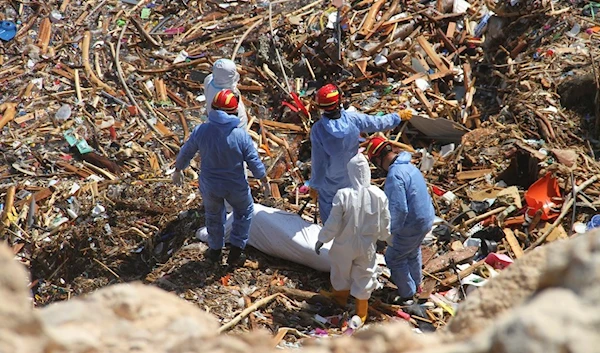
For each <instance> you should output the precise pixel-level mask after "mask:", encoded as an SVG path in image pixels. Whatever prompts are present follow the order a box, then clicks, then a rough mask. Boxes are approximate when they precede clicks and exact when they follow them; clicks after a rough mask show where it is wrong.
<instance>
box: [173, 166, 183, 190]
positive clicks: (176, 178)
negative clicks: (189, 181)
mask: <svg viewBox="0 0 600 353" xmlns="http://www.w3.org/2000/svg"><path fill="white" fill-rule="evenodd" d="M171 181H172V182H173V184H175V185H176V186H182V185H183V172H182V171H181V170H175V172H173V175H171Z"/></svg>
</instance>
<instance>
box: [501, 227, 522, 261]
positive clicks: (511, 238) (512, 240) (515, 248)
mask: <svg viewBox="0 0 600 353" xmlns="http://www.w3.org/2000/svg"><path fill="white" fill-rule="evenodd" d="M504 234H505V237H504V239H506V241H507V242H508V245H510V249H511V250H512V252H513V254H515V258H517V259H518V258H520V257H522V256H523V255H524V252H523V248H521V245H520V244H519V241H518V240H517V237H516V236H515V233H513V231H512V229H510V228H504Z"/></svg>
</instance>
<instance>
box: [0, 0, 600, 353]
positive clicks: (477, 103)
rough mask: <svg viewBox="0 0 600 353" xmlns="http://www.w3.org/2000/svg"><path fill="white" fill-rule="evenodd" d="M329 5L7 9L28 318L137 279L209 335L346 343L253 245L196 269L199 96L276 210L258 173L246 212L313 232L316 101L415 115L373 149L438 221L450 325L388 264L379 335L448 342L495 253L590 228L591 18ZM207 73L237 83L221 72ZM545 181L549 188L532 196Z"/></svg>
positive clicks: (203, 115)
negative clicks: (411, 332) (233, 262)
mask: <svg viewBox="0 0 600 353" xmlns="http://www.w3.org/2000/svg"><path fill="white" fill-rule="evenodd" d="M9 3H10V5H9ZM335 3H336V4H337V5H340V6H339V8H337V7H334V6H337V5H334V6H332V7H330V6H329V5H327V6H323V2H321V1H310V2H308V3H306V2H302V1H300V0H291V1H284V2H277V3H276V2H272V3H270V4H269V6H268V8H267V7H264V6H257V5H256V4H255V3H254V2H243V1H242V2H236V1H229V2H226V3H216V2H213V1H199V2H196V3H194V2H189V4H188V2H186V1H184V2H175V1H164V0H156V1H152V2H150V1H143V0H142V1H137V0H120V1H98V0H90V1H85V2H75V1H72V0H58V1H50V2H41V3H40V2H35V1H24V2H15V1H12V2H7V1H4V3H3V4H6V6H4V7H5V8H6V9H5V11H4V10H3V11H4V12H3V17H2V18H1V19H2V20H3V21H8V22H12V21H13V20H14V19H15V18H18V20H19V21H16V20H14V21H16V22H15V24H16V25H17V33H16V35H15V37H14V38H11V39H8V40H4V39H3V41H2V44H1V46H2V48H3V50H2V53H0V84H1V85H2V89H0V95H1V96H2V100H1V103H0V133H1V134H2V136H1V137H2V138H1V142H0V148H1V150H2V154H0V156H1V158H2V159H3V163H1V164H0V199H1V200H3V201H2V203H3V204H2V213H1V216H0V227H1V228H2V232H0V233H1V235H0V237H1V239H0V240H2V241H4V242H6V243H8V245H9V246H10V247H11V248H12V249H13V252H14V253H15V257H16V258H17V259H19V261H21V262H22V263H23V264H24V265H26V266H28V268H29V270H30V273H31V276H32V285H31V290H32V293H33V302H34V304H35V305H47V304H49V303H52V302H55V301H60V300H68V299H70V298H71V297H72V296H75V295H80V294H85V293H88V292H90V291H93V290H96V289H97V288H100V287H103V286H106V285H110V284H112V283H117V282H120V281H127V282H129V281H138V280H145V281H147V282H148V283H153V284H155V285H157V286H161V287H164V288H165V289H167V290H169V291H173V292H176V293H178V294H180V295H181V296H182V297H184V298H185V299H186V300H188V301H191V302H193V303H194V304H195V305H199V306H201V307H203V308H205V309H206V310H207V311H210V312H211V313H213V314H214V315H216V316H218V317H219V319H220V320H221V322H224V323H226V324H225V325H224V326H222V328H221V331H229V330H231V331H234V332H241V331H248V330H255V329H263V330H264V329H267V330H273V331H272V334H273V335H276V336H275V339H274V341H273V345H278V347H284V346H286V345H287V344H291V343H290V342H292V343H294V344H296V343H298V342H301V339H304V338H306V337H304V336H311V335H313V334H314V333H315V332H316V329H317V328H318V329H320V330H324V331H326V334H328V335H330V336H333V335H343V334H346V333H347V332H348V331H346V328H347V326H346V323H345V318H346V317H347V316H348V314H349V312H348V310H347V309H346V308H344V307H341V306H339V305H337V304H336V303H335V301H333V300H332V299H331V298H330V295H329V294H328V293H325V292H321V291H322V290H323V289H327V288H329V286H330V281H329V276H328V275H327V274H323V273H320V272H317V271H311V270H307V267H305V266H301V265H295V264H293V263H291V262H287V261H283V260H280V259H277V260H273V257H272V256H271V255H268V254H266V253H259V252H258V251H256V252H252V251H253V250H251V249H248V252H249V255H250V256H249V260H248V261H246V263H245V264H244V266H241V267H240V268H238V269H235V270H233V271H230V272H228V273H224V271H225V270H224V269H222V268H221V267H220V266H213V265H209V264H207V263H205V262H204V260H205V259H204V251H205V250H206V245H205V244H203V243H201V242H198V241H197V240H196V235H197V233H196V232H197V230H198V229H201V228H202V227H203V226H205V220H204V211H205V210H204V205H203V201H202V193H201V192H199V189H198V188H199V187H202V185H199V180H198V179H199V178H198V177H199V175H202V160H201V158H197V157H196V158H193V159H192V160H191V162H190V166H189V167H188V168H186V170H185V173H184V182H183V185H182V186H181V187H178V186H175V185H173V184H172V182H171V178H173V172H174V168H175V161H176V158H177V155H178V153H179V151H180V148H181V146H182V144H183V143H185V141H187V140H188V139H189V138H190V136H193V134H194V131H195V130H194V129H195V128H196V127H197V126H200V125H201V124H204V123H206V122H207V121H209V120H210V118H209V117H208V116H207V109H206V108H207V106H208V105H209V104H212V102H210V101H208V100H210V97H208V96H207V95H208V90H205V89H206V88H207V87H205V82H206V83H208V84H211V85H213V86H215V87H228V88H231V89H232V90H233V91H234V92H235V93H236V94H238V95H239V96H238V98H239V100H240V101H242V102H243V103H244V106H245V109H246V116H247V117H248V125H247V126H246V131H247V133H248V136H250V137H249V138H251V139H252V140H253V142H254V143H255V145H256V146H257V151H258V153H259V156H260V159H261V160H262V162H263V163H264V165H265V170H266V171H267V176H268V179H269V181H268V184H267V185H265V186H266V187H268V188H269V190H270V191H271V196H272V197H269V198H267V197H265V195H264V194H263V193H262V192H261V191H260V190H261V189H260V185H261V183H260V182H259V181H258V180H257V179H255V178H254V177H253V175H252V174H251V173H248V178H247V180H248V183H249V185H250V187H251V191H252V195H253V198H254V202H255V203H261V204H264V205H268V206H272V207H276V208H279V209H281V210H284V211H288V212H290V214H291V216H294V215H298V216H299V217H302V219H304V220H306V221H307V222H309V223H310V225H311V227H310V228H311V229H313V228H314V227H317V226H316V225H314V223H316V224H319V219H320V217H319V207H318V202H317V194H316V190H311V189H310V188H307V187H306V185H305V184H306V182H307V181H309V180H312V178H313V177H314V175H312V170H311V168H312V162H313V161H311V154H312V153H311V152H312V150H311V149H312V144H313V142H314V141H311V127H312V124H314V123H315V122H316V121H318V120H319V119H320V118H321V111H320V110H319V109H318V107H317V106H316V105H315V100H314V93H315V91H316V90H317V89H318V88H319V87H321V86H322V85H323V84H326V83H335V84H337V85H338V86H339V87H340V89H341V90H343V101H342V104H343V105H344V107H345V108H346V111H351V110H356V111H358V112H360V113H365V114H370V115H374V116H377V115H384V114H388V113H399V114H400V115H401V116H402V118H403V120H405V119H409V121H403V122H402V123H401V124H400V125H399V126H398V127H395V128H393V129H391V130H390V131H384V132H379V133H378V134H380V135H381V136H385V137H386V138H388V141H389V142H390V144H391V145H392V148H393V150H394V151H396V152H400V151H406V152H409V153H410V158H412V159H411V162H412V163H414V165H416V166H417V167H418V168H419V170H420V171H421V172H422V174H423V175H424V177H425V178H426V181H427V189H428V190H429V192H430V195H431V201H432V203H433V206H434V209H435V212H436V216H438V217H439V218H436V224H435V226H434V229H433V231H432V233H431V234H430V235H428V236H427V238H426V239H427V241H426V242H425V243H424V244H425V245H423V246H422V248H423V263H424V276H425V281H424V283H423V286H422V288H423V292H422V293H420V295H419V298H420V299H421V300H423V301H432V302H435V304H436V305H438V306H443V307H444V308H445V309H443V310H440V311H439V312H438V310H430V311H431V312H429V311H428V312H427V314H426V315H425V314H423V315H422V316H415V315H413V316H411V315H409V314H407V313H405V312H403V311H402V310H401V309H402V308H400V307H398V306H394V305H393V304H386V303H384V302H387V301H389V300H391V299H390V298H389V297H392V299H393V297H395V295H392V294H394V293H396V291H397V287H396V286H395V285H394V284H393V283H392V282H391V281H390V280H389V276H390V274H389V271H388V269H383V270H384V271H383V275H382V276H380V279H381V280H382V281H383V284H384V286H385V289H384V290H381V291H379V290H378V291H375V292H374V293H373V295H372V296H373V302H375V303H377V305H374V306H373V308H372V310H371V314H372V316H370V318H369V320H372V321H377V322H384V321H388V320H391V318H396V317H398V318H402V319H404V320H406V321H407V322H409V323H410V324H411V325H414V326H415V327H419V328H421V329H424V328H425V327H426V326H427V325H431V326H433V327H435V328H438V327H441V326H443V325H445V324H446V323H447V321H448V320H449V319H450V316H451V313H450V312H452V313H453V309H452V308H453V307H454V306H455V305H456V304H457V303H458V302H460V301H461V300H463V299H464V294H465V292H468V291H466V290H465V291H463V290H462V289H465V288H462V289H461V288H460V286H461V283H462V285H464V283H463V279H465V278H466V277H467V276H469V280H472V281H475V282H477V281H479V282H483V281H487V280H489V279H490V277H491V275H490V273H492V270H493V271H502V270H503V266H504V265H503V266H498V265H496V267H497V268H495V269H492V267H493V266H494V259H495V258H502V259H504V260H506V256H508V257H509V258H510V259H511V260H516V259H520V258H522V257H524V256H526V253H527V252H528V251H531V250H532V249H534V248H535V247H537V246H541V245H543V244H546V243H548V242H552V241H557V240H559V239H564V238H569V237H571V236H572V235H573V234H574V232H576V231H580V230H581V229H586V227H587V226H586V224H587V223H588V222H589V221H590V219H591V217H592V216H593V215H595V214H596V213H597V211H596V210H597V208H598V206H600V205H599V203H598V202H597V201H596V200H597V199H598V197H599V196H600V182H598V175H600V173H599V172H600V167H599V166H598V164H597V162H596V156H598V155H599V153H600V150H598V147H597V144H596V143H595V142H594V141H597V140H598V136H597V135H598V134H597V131H596V128H597V127H599V126H600V123H599V122H600V109H596V108H593V107H592V105H593V104H591V105H590V106H589V107H588V106H586V105H584V104H581V102H583V101H585V102H588V101H589V102H592V103H593V102H594V99H595V98H594V97H595V95H596V91H597V88H598V86H599V83H598V80H597V79H596V77H597V76H598V75H597V74H598V71H597V70H598V60H597V57H598V56H599V55H600V46H598V45H596V44H597V43H595V40H596V35H595V34H594V33H596V32H598V31H597V28H596V27H594V26H596V24H595V23H594V20H593V18H592V17H593V16H592V17H590V16H588V15H586V14H585V12H582V11H583V10H584V8H583V7H584V6H587V5H585V3H582V4H573V3H570V2H567V1H566V0H560V1H558V2H552V1H542V2H534V1H532V0H523V1H520V2H518V3H516V4H509V3H508V2H497V3H492V2H489V1H484V2H478V1H471V2H468V3H464V2H460V1H454V2H453V1H441V0H440V1H434V2H430V3H419V2H406V1H400V0H360V1H356V2H345V3H341V4H338V2H337V1H335ZM190 4H191V5H193V6H188V5H190ZM11 5H12V6H11ZM588 5H589V4H588ZM490 11H493V13H492V12H490ZM338 15H339V18H338ZM338 20H339V21H338ZM573 23H577V24H578V25H579V26H580V27H581V29H580V31H579V33H577V34H576V35H574V36H571V34H572V33H571V34H570V33H568V35H565V34H564V33H565V31H568V30H569V27H571V26H572V24H573ZM567 24H568V26H567ZM338 28H339V29H340V30H341V32H340V31H338ZM5 34H6V33H5ZM340 53H341V57H339V56H338V54H340ZM218 59H231V60H233V61H234V63H235V65H236V68H237V75H236V74H235V73H233V72H229V73H228V75H229V76H228V77H227V78H226V80H223V78H222V77H216V76H218V74H217V75H216V76H214V74H215V73H216V71H218V70H215V72H213V65H214V64H215V62H216V61H217V60H218ZM211 74H213V76H210V77H209V75H211ZM210 80H213V81H211V83H209V81H210ZM286 80H287V81H286ZM223 81H227V83H226V84H225V83H224V82H223ZM234 81H235V82H234ZM231 82H234V83H233V84H232V83H231ZM588 98H589V99H588ZM596 98H597V97H596ZM596 105H598V106H600V104H596ZM377 119H379V118H377ZM372 136H373V134H369V133H366V132H362V133H361V136H360V139H361V141H360V143H361V147H364V146H365V145H366V144H368V142H366V141H367V140H368V138H369V137H372ZM357 137H358V136H357ZM548 173H549V174H550V175H551V176H552V178H553V179H551V180H552V181H553V182H554V181H556V183H551V184H549V186H548V187H544V188H540V189H538V191H537V192H533V190H532V191H530V190H531V185H533V184H534V183H535V182H536V181H538V180H539V179H540V178H541V177H543V176H544V175H546V174H548ZM200 179H201V178H200ZM385 180H386V174H385V173H384V172H382V171H381V170H378V169H373V170H372V182H373V183H374V184H376V185H378V186H380V187H385ZM200 189H202V188H200ZM539 190H546V191H543V192H540V191H539ZM548 190H550V191H548ZM557 190H558V191H557ZM547 192H550V193H551V195H546V194H545V193H547ZM540 205H544V206H540ZM274 236H276V235H274ZM381 245H382V248H385V246H384V244H381ZM309 250H310V251H311V253H312V251H314V250H313V249H312V246H311V249H309ZM228 251H229V250H224V255H225V256H226V255H227V252H228ZM490 254H491V255H490ZM488 257H489V259H488V261H487V262H486V259H487V258H488ZM305 265H306V264H305ZM284 273H285V276H284V275H283V274H284ZM286 276H287V277H286ZM219 279H221V280H219ZM33 283H36V284H33ZM471 283H473V282H471ZM452 287H454V289H453V290H449V289H451V288H452ZM298 288H302V290H300V289H298ZM442 294H443V295H442ZM325 313H326V314H327V317H325V316H321V315H325ZM426 324H427V325H426ZM424 325H425V326H424ZM284 326H289V327H294V328H295V329H294V330H295V331H294V330H292V329H284ZM431 326H427V327H431ZM275 328H281V330H280V331H277V330H276V329H275ZM322 333H323V332H322ZM298 344H300V343H298Z"/></svg>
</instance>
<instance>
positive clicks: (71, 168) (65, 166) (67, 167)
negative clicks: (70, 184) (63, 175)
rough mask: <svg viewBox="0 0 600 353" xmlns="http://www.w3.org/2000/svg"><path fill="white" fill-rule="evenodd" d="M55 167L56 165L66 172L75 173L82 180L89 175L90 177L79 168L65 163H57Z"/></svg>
mask: <svg viewBox="0 0 600 353" xmlns="http://www.w3.org/2000/svg"><path fill="white" fill-rule="evenodd" d="M56 165H58V166H59V167H60V168H62V169H64V170H66V171H68V172H72V173H75V174H77V175H79V176H80V177H82V178H84V179H85V178H87V177H89V176H90V175H92V174H91V173H88V172H86V171H84V170H83V169H81V168H77V167H75V166H74V165H71V164H69V163H68V162H66V161H57V162H56Z"/></svg>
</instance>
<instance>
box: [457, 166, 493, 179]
mask: <svg viewBox="0 0 600 353" xmlns="http://www.w3.org/2000/svg"><path fill="white" fill-rule="evenodd" d="M492 171H493V170H492V169H491V168H489V169H476V170H466V171H464V172H458V173H456V177H457V178H458V180H471V179H477V178H480V177H482V176H484V175H486V174H490V173H492Z"/></svg>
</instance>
